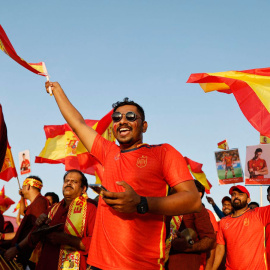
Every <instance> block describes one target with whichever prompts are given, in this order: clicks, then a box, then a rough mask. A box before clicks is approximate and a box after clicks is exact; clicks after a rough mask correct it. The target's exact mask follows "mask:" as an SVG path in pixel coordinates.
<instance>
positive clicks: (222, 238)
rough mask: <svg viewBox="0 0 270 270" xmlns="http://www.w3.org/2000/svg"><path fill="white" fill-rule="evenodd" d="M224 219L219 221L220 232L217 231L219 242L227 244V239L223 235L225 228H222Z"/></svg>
mask: <svg viewBox="0 0 270 270" xmlns="http://www.w3.org/2000/svg"><path fill="white" fill-rule="evenodd" d="M222 224H223V222H222V220H221V221H220V222H219V228H218V233H217V244H220V245H225V239H224V235H223V230H222V229H223V228H222Z"/></svg>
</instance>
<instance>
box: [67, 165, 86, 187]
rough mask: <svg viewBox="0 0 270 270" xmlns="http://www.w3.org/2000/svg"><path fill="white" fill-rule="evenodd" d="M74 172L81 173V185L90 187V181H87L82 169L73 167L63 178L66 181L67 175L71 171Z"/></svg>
mask: <svg viewBox="0 0 270 270" xmlns="http://www.w3.org/2000/svg"><path fill="white" fill-rule="evenodd" d="M72 172H77V173H79V174H80V175H81V187H82V188H83V187H86V190H85V191H87V189H88V181H87V178H86V177H85V175H84V173H82V172H81V171H79V170H76V169H72V170H68V171H67V172H66V173H65V174H64V177H63V180H64V181H65V178H66V176H67V175H68V174H69V173H72Z"/></svg>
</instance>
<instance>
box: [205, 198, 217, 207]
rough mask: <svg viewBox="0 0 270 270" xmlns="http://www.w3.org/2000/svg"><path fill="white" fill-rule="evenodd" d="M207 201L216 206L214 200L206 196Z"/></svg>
mask: <svg viewBox="0 0 270 270" xmlns="http://www.w3.org/2000/svg"><path fill="white" fill-rule="evenodd" d="M206 199H207V201H208V202H209V203H210V204H212V205H213V206H214V205H216V204H215V202H214V200H213V199H212V198H211V197H208V196H206Z"/></svg>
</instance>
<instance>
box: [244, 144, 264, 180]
mask: <svg viewBox="0 0 270 270" xmlns="http://www.w3.org/2000/svg"><path fill="white" fill-rule="evenodd" d="M261 155H262V149H261V148H257V149H256V151H255V154H254V157H253V158H252V159H251V160H249V161H248V171H249V173H250V178H257V179H263V178H264V175H266V174H268V169H267V165H266V161H265V160H264V159H261V158H260V157H261Z"/></svg>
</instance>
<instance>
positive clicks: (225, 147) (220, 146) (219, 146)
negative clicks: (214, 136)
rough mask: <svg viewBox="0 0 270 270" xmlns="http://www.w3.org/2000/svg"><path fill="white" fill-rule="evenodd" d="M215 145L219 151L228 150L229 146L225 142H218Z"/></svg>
mask: <svg viewBox="0 0 270 270" xmlns="http://www.w3.org/2000/svg"><path fill="white" fill-rule="evenodd" d="M217 145H218V148H220V149H224V150H228V149H229V145H228V142H227V140H223V141H221V142H219V143H218V144H217Z"/></svg>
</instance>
